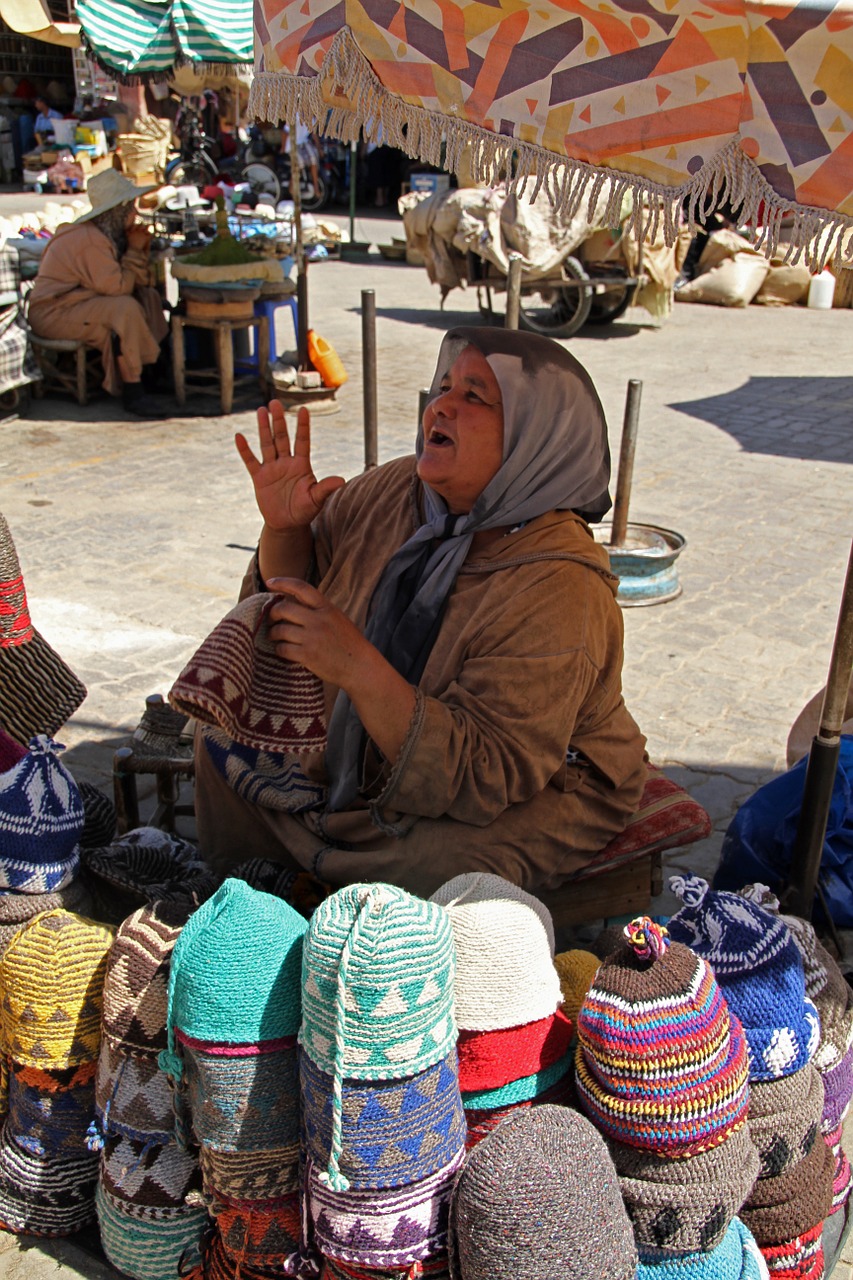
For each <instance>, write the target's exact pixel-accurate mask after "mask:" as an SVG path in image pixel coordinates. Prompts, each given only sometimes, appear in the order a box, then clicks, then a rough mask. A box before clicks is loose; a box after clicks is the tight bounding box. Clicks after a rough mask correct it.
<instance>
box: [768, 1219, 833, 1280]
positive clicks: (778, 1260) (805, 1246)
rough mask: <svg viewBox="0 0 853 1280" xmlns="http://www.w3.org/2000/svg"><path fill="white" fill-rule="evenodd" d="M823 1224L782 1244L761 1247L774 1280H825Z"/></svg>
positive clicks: (771, 1278)
mask: <svg viewBox="0 0 853 1280" xmlns="http://www.w3.org/2000/svg"><path fill="white" fill-rule="evenodd" d="M822 1237H823V1223H822V1222H818V1223H817V1224H816V1225H815V1226H813V1227H811V1228H810V1229H809V1230H808V1231H803V1232H802V1234H801V1235H798V1236H794V1237H793V1239H788V1240H783V1241H782V1243H781V1244H774V1245H761V1246H759V1247H760V1248H761V1255H762V1257H763V1258H764V1261H765V1262H766V1263H767V1270H768V1272H769V1274H770V1280H823V1277H824V1275H825V1265H824V1252H823V1238H822Z"/></svg>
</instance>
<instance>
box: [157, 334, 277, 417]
mask: <svg viewBox="0 0 853 1280" xmlns="http://www.w3.org/2000/svg"><path fill="white" fill-rule="evenodd" d="M184 329H209V330H211V331H212V332H213V333H214V334H215V335H216V336H215V344H216V368H207V369H191V370H189V371H188V370H187V367H186V346H185V343H184ZM238 329H255V330H256V334H255V351H256V353H257V357H258V367H257V370H254V369H253V370H252V372H251V373H247V374H242V375H239V376H238V377H237V378H236V379H235V377H234V337H233V335H234V332H235V330H238ZM269 353H270V345H269V326H268V324H267V320H266V318H265V317H263V316H248V317H247V318H246V319H242V320H234V319H225V320H221V319H219V318H217V317H214V316H186V315H180V314H178V313H177V312H174V311H173V312H172V365H173V369H174V378H175V399H176V400H177V402H178V404H179V405H181V406H182V407H183V405H185V404H186V400H187V380H188V379H189V380H191V381H193V382H196V381H197V382H211V381H213V382H218V383H219V399H220V404H221V408H222V412H223V413H230V412H231V407H232V405H233V404H234V383H235V381H237V382H246V381H248V380H250V379H251V380H252V381H254V380H255V378H256V377H257V378H258V380H259V382H260V385H261V391H262V393H263V397H264V401H267V400H269V399H270V396H271V390H270V381H269V374H268V366H269Z"/></svg>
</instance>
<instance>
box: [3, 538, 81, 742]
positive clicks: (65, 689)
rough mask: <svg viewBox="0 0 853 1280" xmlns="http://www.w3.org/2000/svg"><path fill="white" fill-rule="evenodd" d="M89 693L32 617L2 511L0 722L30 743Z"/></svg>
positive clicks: (55, 725)
mask: <svg viewBox="0 0 853 1280" xmlns="http://www.w3.org/2000/svg"><path fill="white" fill-rule="evenodd" d="M85 697H86V686H85V685H84V684H82V683H81V682H80V681H79V680H78V679H77V677H76V676H75V674H74V672H73V671H72V670H71V669H70V668H69V667H67V666H66V665H65V663H64V662H63V661H62V659H61V658H60V656H59V654H58V653H56V652H55V651H54V650H53V649H52V648H51V647H50V645H49V644H48V643H47V641H46V640H45V639H44V637H43V636H41V635H40V634H39V632H38V631H36V629H35V627H34V626H33V624H32V622H31V621H30V614H29V610H28V608H27V592H26V587H25V586H24V579H23V575H22V573H21V566H20V563H19V561H18V554H17V552H16V551H15V544H14V542H13V541H12V535H11V533H10V532H9V526H8V524H7V523H6V520H5V518H4V517H3V516H2V515H0V724H2V725H3V727H4V728H5V729H6V730H7V732H8V733H9V734H10V735H11V736H12V737H13V738H14V739H15V740H16V742H19V743H20V744H21V745H22V746H26V745H27V744H28V743H29V741H30V739H31V738H33V737H35V736H36V734H39V733H43V734H46V735H47V736H48V737H53V735H54V734H55V733H56V732H57V730H58V729H59V728H60V727H61V726H62V725H63V724H65V721H66V720H68V719H69V717H70V716H71V715H73V713H74V712H75V711H76V710H77V708H78V707H79V706H80V703H81V702H82V701H83V699H84V698H85Z"/></svg>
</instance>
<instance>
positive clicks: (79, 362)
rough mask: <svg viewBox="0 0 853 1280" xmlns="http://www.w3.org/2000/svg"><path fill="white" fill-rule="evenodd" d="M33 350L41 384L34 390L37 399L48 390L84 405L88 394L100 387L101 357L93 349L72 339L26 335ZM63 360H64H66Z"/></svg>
mask: <svg viewBox="0 0 853 1280" xmlns="http://www.w3.org/2000/svg"><path fill="white" fill-rule="evenodd" d="M30 343H31V345H32V348H33V354H34V355H35V358H36V361H37V363H38V367H39V369H41V372H42V378H43V383H42V385H41V386H40V387H38V386H36V388H35V394H36V395H37V396H38V395H40V394H41V393H42V392H44V391H49V390H50V389H51V388H57V389H58V390H61V391H70V392H71V394H72V395H73V396H76V398H77V403H78V404H86V403H87V402H88V399H89V395H90V393H91V392H92V391H96V390H97V389H98V387H99V386H100V385H101V382H102V381H103V376H104V370H103V365H102V363H101V353H100V352H99V351H98V350H97V348H96V347H88V346H87V345H86V343H85V342H80V341H78V340H77V339H74V338H40V337H39V336H38V334H37V333H33V332H32V331H31V332H30ZM66 357H68V358H67V359H66Z"/></svg>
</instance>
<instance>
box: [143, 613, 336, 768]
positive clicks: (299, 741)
mask: <svg viewBox="0 0 853 1280" xmlns="http://www.w3.org/2000/svg"><path fill="white" fill-rule="evenodd" d="M280 599H281V596H279V595H272V594H270V593H269V592H263V593H260V594H258V595H254V596H249V597H248V598H247V599H245V600H241V601H240V603H239V604H238V605H237V607H236V608H234V609H232V610H231V612H230V613H229V614H227V615H226V617H224V618H223V619H222V621H221V622H220V623H219V625H218V626H217V627H215V628H214V630H213V631H212V632H211V634H210V635H209V636H208V637H207V639H206V640H204V641H203V642H202V644H201V646H200V647H199V648H198V649H197V650H196V652H195V653H194V654H193V656H192V657H191V658H190V660H189V662H188V663H187V665H186V666H185V667H184V669H183V671H182V672H181V674H180V675H179V676H178V678H177V680H176V681H175V683H174V684H173V686H172V688H171V689H170V690H169V701H170V703H171V704H172V706H173V707H174V708H175V710H176V711H183V712H184V713H185V714H186V715H188V716H194V717H195V719H196V720H199V721H201V723H202V724H209V725H214V726H217V727H218V728H220V729H224V730H225V731H226V732H227V733H229V734H230V735H231V737H232V738H235V739H236V740H237V741H238V742H242V743H245V744H246V746H249V747H257V748H259V749H260V750H261V751H276V752H285V751H292V752H304V751H323V750H324V749H325V746H326V704H325V696H324V693H323V682H322V681H321V680H320V679H319V677H318V676H315V675H313V674H312V672H310V671H309V670H308V669H307V668H306V667H303V666H300V665H299V664H298V663H296V662H286V661H285V660H284V659H283V658H280V657H279V656H278V654H277V653H276V651H275V647H274V645H273V643H272V641H271V640H270V638H269V632H268V624H267V616H268V614H269V611H270V608H271V607H272V605H273V604H275V603H276V601H277V600H280Z"/></svg>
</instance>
